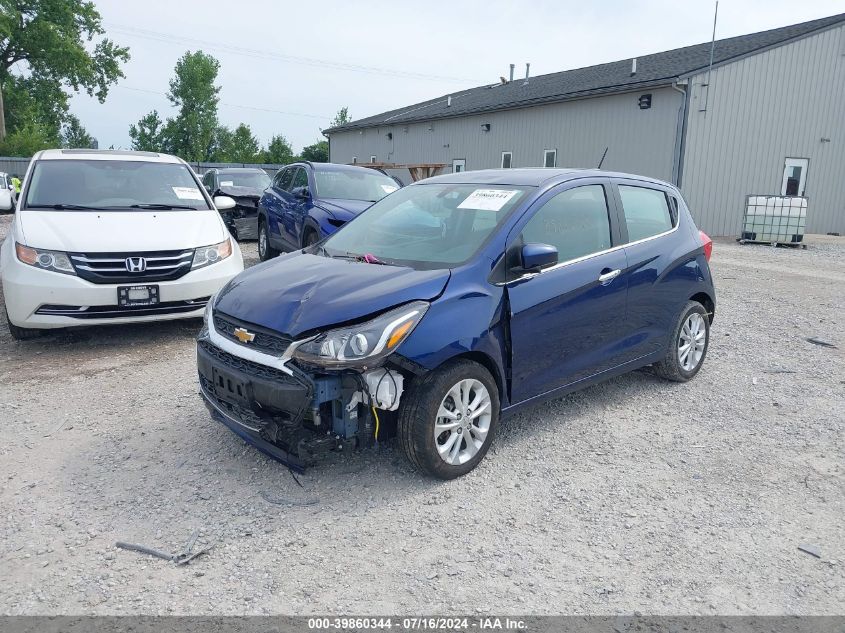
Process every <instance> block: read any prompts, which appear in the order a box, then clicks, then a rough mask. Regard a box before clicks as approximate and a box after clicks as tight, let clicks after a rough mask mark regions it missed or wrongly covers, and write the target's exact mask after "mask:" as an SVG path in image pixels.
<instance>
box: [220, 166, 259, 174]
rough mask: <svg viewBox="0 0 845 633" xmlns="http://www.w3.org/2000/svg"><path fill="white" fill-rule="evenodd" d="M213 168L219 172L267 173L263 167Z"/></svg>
mask: <svg viewBox="0 0 845 633" xmlns="http://www.w3.org/2000/svg"><path fill="white" fill-rule="evenodd" d="M212 169H213V170H214V171H216V172H217V173H218V174H253V173H258V172H260V173H262V174H266V173H267V172H266V171H264V170H263V169H261V167H212ZM209 171H211V170H209Z"/></svg>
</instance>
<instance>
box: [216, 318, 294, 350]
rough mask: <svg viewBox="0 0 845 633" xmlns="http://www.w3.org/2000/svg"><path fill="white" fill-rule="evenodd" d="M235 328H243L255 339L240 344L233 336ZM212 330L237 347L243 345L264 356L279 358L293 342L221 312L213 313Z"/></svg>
mask: <svg viewBox="0 0 845 633" xmlns="http://www.w3.org/2000/svg"><path fill="white" fill-rule="evenodd" d="M237 328H243V329H245V330H247V331H248V332H251V333H252V334H255V339H254V340H252V341H250V342H249V343H241V341H240V340H239V339H238V338H237V337H236V336H235V329H237ZM214 329H215V330H217V332H218V333H220V334H221V335H222V336H224V337H225V338H227V339H229V340H230V341H234V342H235V343H237V344H238V345H243V346H245V347H249V348H250V349H255V350H257V351H259V352H264V353H265V354H272V355H273V356H281V355H282V354H284V353H285V352H286V351H287V349H288V347H289V346H290V344H291V343H292V342H293V339H292V338H290V337H287V336H285V335H284V334H279V333H278V332H273V331H272V330H268V329H267V328H262V327H260V326H257V325H253V324H252V323H247V322H246V321H241V320H239V319H236V318H234V317H230V316H229V315H228V314H223V313H221V312H215V313H214Z"/></svg>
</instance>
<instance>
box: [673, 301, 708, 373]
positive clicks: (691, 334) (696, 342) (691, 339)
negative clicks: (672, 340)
mask: <svg viewBox="0 0 845 633" xmlns="http://www.w3.org/2000/svg"><path fill="white" fill-rule="evenodd" d="M706 344H707V327H706V326H705V324H704V317H702V316H701V315H700V314H699V313H698V312H693V313H692V314H690V315H689V316H688V317H687V320H686V321H684V325H683V327H681V332H680V335H679V336H678V362H679V363H680V364H681V367H683V369H684V371H692V370H694V369H695V368H696V367H698V364H699V363H700V362H701V358H702V357H703V356H704V348H705V346H706Z"/></svg>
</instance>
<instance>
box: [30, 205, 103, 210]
mask: <svg viewBox="0 0 845 633" xmlns="http://www.w3.org/2000/svg"><path fill="white" fill-rule="evenodd" d="M26 208H27V209H55V210H56V211H104V210H105V209H106V207H89V206H86V205H84V204H35V205H30V206H28V207H26Z"/></svg>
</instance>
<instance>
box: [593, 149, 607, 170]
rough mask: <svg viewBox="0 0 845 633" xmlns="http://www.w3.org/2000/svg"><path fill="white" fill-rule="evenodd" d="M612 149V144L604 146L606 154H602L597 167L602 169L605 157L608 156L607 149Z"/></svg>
mask: <svg viewBox="0 0 845 633" xmlns="http://www.w3.org/2000/svg"><path fill="white" fill-rule="evenodd" d="M609 149H610V146H607V147H605V148H604V154H602V155H601V160H600V161H599V166H598V167H596V169H601V166H602V165H603V164H604V157H605V156H607V150H609Z"/></svg>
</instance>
